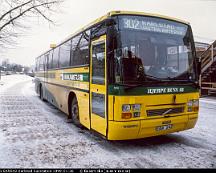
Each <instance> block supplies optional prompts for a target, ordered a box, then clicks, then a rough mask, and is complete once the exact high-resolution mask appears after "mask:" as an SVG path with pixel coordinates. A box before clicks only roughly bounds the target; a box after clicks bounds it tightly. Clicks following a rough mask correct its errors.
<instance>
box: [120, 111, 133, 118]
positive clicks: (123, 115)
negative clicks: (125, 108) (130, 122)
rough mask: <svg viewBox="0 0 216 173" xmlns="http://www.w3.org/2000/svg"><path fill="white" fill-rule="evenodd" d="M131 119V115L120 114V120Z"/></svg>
mask: <svg viewBox="0 0 216 173" xmlns="http://www.w3.org/2000/svg"><path fill="white" fill-rule="evenodd" d="M130 118H132V113H130V112H128V113H122V119H130Z"/></svg>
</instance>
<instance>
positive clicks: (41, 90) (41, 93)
mask: <svg viewBox="0 0 216 173" xmlns="http://www.w3.org/2000/svg"><path fill="white" fill-rule="evenodd" d="M39 92H40V93H39V94H40V99H41V100H42V101H44V97H43V88H42V85H40V90H39Z"/></svg>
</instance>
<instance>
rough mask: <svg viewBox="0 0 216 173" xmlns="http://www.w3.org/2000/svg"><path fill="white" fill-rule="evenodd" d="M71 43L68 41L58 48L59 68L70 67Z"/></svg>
mask: <svg viewBox="0 0 216 173" xmlns="http://www.w3.org/2000/svg"><path fill="white" fill-rule="evenodd" d="M71 42H72V40H69V41H67V42H65V43H64V44H62V45H61V46H60V57H59V67H68V66H70V52H71Z"/></svg>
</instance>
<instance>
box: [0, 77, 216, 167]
mask: <svg viewBox="0 0 216 173" xmlns="http://www.w3.org/2000/svg"><path fill="white" fill-rule="evenodd" d="M32 79H33V78H31V77H28V76H25V75H10V76H3V79H2V81H1V82H0V167H1V168H216V135H215V134H216V128H215V127H216V98H202V99H201V101H200V113H199V120H198V123H197V125H196V127H195V128H194V129H191V130H187V131H184V132H179V133H173V134H170V135H165V136H159V137H151V138H146V139H141V140H130V141H106V140H104V139H102V138H101V137H100V136H97V135H96V134H94V133H93V132H90V131H88V130H86V129H80V128H78V127H76V126H74V125H73V124H71V123H67V122H66V116H65V115H64V114H63V113H62V112H60V111H58V110H57V109H55V108H54V107H53V106H52V105H50V104H49V103H47V102H42V101H41V100H40V99H39V97H38V96H37V95H36V93H35V92H34V83H33V82H32Z"/></svg>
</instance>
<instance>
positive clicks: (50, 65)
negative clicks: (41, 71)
mask: <svg viewBox="0 0 216 173" xmlns="http://www.w3.org/2000/svg"><path fill="white" fill-rule="evenodd" d="M52 58H53V50H51V51H50V53H49V62H48V69H51V68H52Z"/></svg>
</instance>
